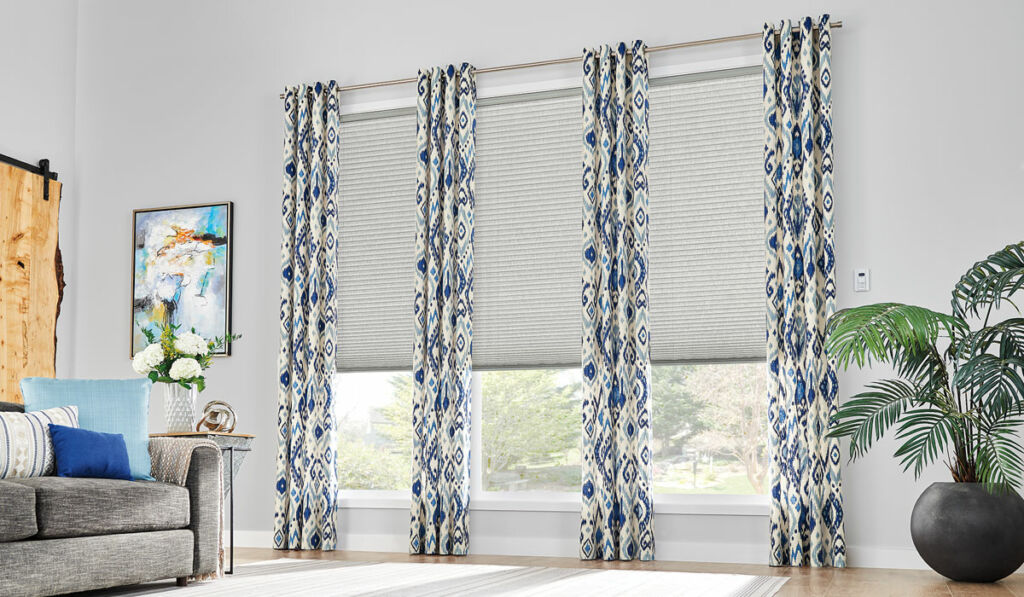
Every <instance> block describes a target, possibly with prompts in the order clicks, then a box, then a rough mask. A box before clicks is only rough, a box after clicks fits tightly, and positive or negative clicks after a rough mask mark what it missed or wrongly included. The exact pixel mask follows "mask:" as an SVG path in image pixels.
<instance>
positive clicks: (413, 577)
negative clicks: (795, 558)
mask: <svg viewBox="0 0 1024 597" xmlns="http://www.w3.org/2000/svg"><path fill="white" fill-rule="evenodd" d="M785 582H786V579H785V578H779V577H771V576H749V575H740V574H705V573H692V572H663V571H648V570H594V569H586V568H534V567H523V566H489V565H478V564H440V563H439V564H430V563H426V564H420V563H372V562H345V561H332V560H296V559H280V560H271V561H266V562H259V563H255V564H245V565H241V566H238V567H237V568H236V571H235V574H234V576H227V577H225V578H224V580H220V581H215V582H203V583H195V584H190V585H189V586H188V587H187V588H175V587H174V583H173V581H172V582H171V583H169V584H168V583H159V584H158V583H151V584H148V585H140V586H136V587H132V588H125V589H121V590H118V591H117V592H116V594H117V595H152V594H160V593H164V592H167V593H173V594H174V595H176V596H180V597H192V596H195V597H200V596H206V595H222V596H224V597H236V596H237V597H255V596H257V595H275V596H276V595H296V596H297V595H317V596H318V597H319V596H328V595H330V596H340V595H370V596H384V595H387V596H403V595H409V596H413V595H414V596H416V597H430V596H442V595H443V596H448V595H488V596H490V595H638V596H643V597H655V596H659V595H687V596H688V597H770V596H771V595H774V594H775V593H776V592H777V591H778V590H779V589H780V588H781V587H782V585H783V584H784V583H785Z"/></svg>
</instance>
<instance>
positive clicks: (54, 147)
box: [0, 0, 79, 400]
mask: <svg viewBox="0 0 1024 597" xmlns="http://www.w3.org/2000/svg"><path fill="white" fill-rule="evenodd" d="M77 17H78V8H77V4H76V3H75V1H74V0H37V1H35V2H9V1H6V0H5V1H4V2H3V18H4V33H3V35H0V73H3V81H2V83H0V85H2V86H3V93H0V153H2V154H4V155H8V156H10V157H12V158H16V159H19V160H21V161H23V162H28V163H30V164H35V163H37V162H38V161H39V160H41V159H43V158H48V159H49V160H50V167H51V168H53V170H54V171H56V172H57V174H58V176H59V179H60V181H61V182H62V183H63V189H62V191H61V206H60V232H59V235H60V246H61V248H62V250H63V257H64V281H65V283H67V288H65V289H64V302H63V304H62V306H61V315H60V317H59V318H58V319H57V338H58V341H57V375H63V376H67V375H71V373H72V371H74V357H75V352H74V342H73V341H72V340H71V336H72V332H73V330H74V327H73V325H72V322H73V321H74V319H75V307H76V305H77V300H76V292H77V290H78V276H77V269H78V268H77V251H76V247H77V245H78V242H77V238H76V234H77V232H78V227H77V225H76V224H77V221H78V204H79V202H78V193H77V188H76V187H77V185H76V182H77V181H76V179H75V63H76V60H75V57H76V54H75V48H76V43H77V39H78V18H77ZM0 400H2V398H0Z"/></svg>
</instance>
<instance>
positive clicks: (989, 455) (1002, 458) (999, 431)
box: [977, 417, 1024, 489]
mask: <svg viewBox="0 0 1024 597" xmlns="http://www.w3.org/2000/svg"><path fill="white" fill-rule="evenodd" d="M1022 424H1024V418H1022V417H1003V418H1000V419H997V420H995V421H993V422H991V423H990V424H988V425H986V426H985V428H984V433H983V434H982V435H981V444H980V445H979V446H978V448H977V463H978V479H979V480H980V481H981V482H982V483H985V484H987V485H988V486H989V488H990V489H995V488H1005V487H1019V486H1020V484H1021V481H1022V479H1024V447H1022V446H1021V443H1020V438H1019V437H1018V436H1017V430H1018V429H1019V428H1020V426H1021V425H1022Z"/></svg>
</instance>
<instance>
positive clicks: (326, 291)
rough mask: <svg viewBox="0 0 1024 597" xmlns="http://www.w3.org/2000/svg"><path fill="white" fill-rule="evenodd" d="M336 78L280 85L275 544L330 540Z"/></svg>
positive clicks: (327, 543) (316, 544)
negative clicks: (281, 164)
mask: <svg viewBox="0 0 1024 597" xmlns="http://www.w3.org/2000/svg"><path fill="white" fill-rule="evenodd" d="M338 95H339V93H338V87H337V85H336V84H335V82H334V81H331V82H330V83H327V84H324V83H317V84H316V85H313V86H307V85H300V86H298V87H292V88H289V89H288V90H287V91H286V93H285V100H284V124H285V135H284V186H283V189H282V201H281V224H282V230H281V233H282V235H281V313H280V317H281V325H280V331H281V348H280V352H279V354H278V359H277V365H278V371H279V374H280V378H279V384H278V392H277V395H278V410H277V433H278V450H277V482H276V492H275V495H276V505H275V509H274V547H275V548H277V549H325V550H330V549H335V547H336V546H337V540H338V533H337V528H336V518H337V507H338V504H337V494H338V472H337V469H336V468H335V466H336V465H335V458H336V451H337V437H336V433H335V423H334V413H333V409H334V404H333V399H332V398H333V396H332V385H331V384H332V381H333V376H334V351H335V346H334V343H335V341H336V338H337V337H336V336H335V321H336V316H337V314H336V313H335V288H336V286H335V285H336V283H337V272H336V265H335V263H336V261H335V258H336V256H337V252H336V243H337V236H338V209H337V191H338V126H339V124H340V122H341V116H340V112H339V97H338Z"/></svg>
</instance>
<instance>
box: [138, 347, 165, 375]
mask: <svg viewBox="0 0 1024 597" xmlns="http://www.w3.org/2000/svg"><path fill="white" fill-rule="evenodd" d="M163 360H164V349H163V347H162V346H160V344H159V343H153V344H150V345H149V346H147V347H146V348H144V349H142V350H141V351H139V353H138V354H136V355H135V358H133V359H132V369H134V370H135V372H136V373H138V374H139V375H146V374H148V373H149V370H150V369H152V368H153V367H156V366H157V365H159V364H160V362H161V361H163Z"/></svg>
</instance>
